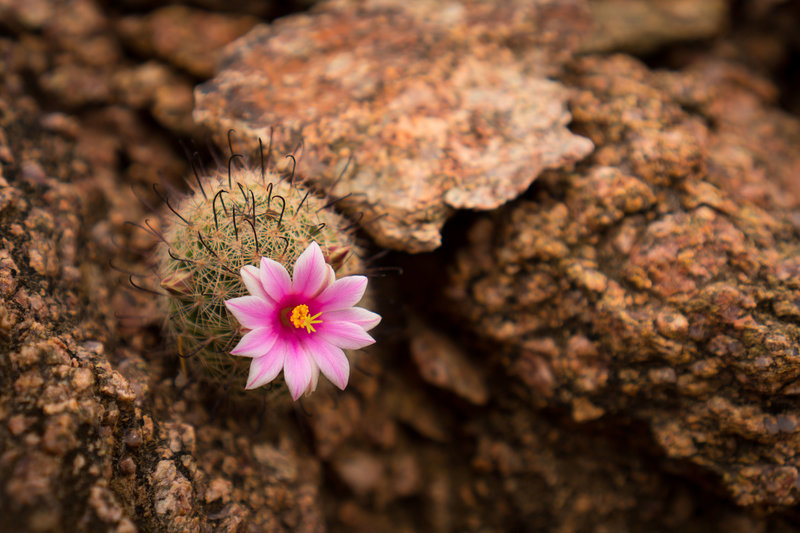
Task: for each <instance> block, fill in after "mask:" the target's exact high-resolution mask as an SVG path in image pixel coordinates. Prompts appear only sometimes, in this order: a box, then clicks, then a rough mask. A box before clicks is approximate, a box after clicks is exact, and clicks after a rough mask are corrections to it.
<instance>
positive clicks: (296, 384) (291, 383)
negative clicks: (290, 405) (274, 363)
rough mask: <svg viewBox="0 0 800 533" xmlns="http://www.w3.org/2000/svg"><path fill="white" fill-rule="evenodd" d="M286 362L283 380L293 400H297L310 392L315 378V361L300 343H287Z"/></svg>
mask: <svg viewBox="0 0 800 533" xmlns="http://www.w3.org/2000/svg"><path fill="white" fill-rule="evenodd" d="M285 346H286V360H285V361H284V363H283V378H284V379H285V380H286V386H287V387H289V393H290V394H291V395H292V399H293V400H297V399H298V398H299V397H300V396H302V395H303V393H304V392H306V390H308V387H309V385H311V379H312V378H313V373H314V372H313V370H314V367H313V366H312V365H313V364H314V362H313V360H312V359H311V358H310V357H309V356H308V354H306V352H305V351H304V350H303V349H302V348H301V346H300V344H299V343H292V344H289V343H288V342H287V343H286V345H285Z"/></svg>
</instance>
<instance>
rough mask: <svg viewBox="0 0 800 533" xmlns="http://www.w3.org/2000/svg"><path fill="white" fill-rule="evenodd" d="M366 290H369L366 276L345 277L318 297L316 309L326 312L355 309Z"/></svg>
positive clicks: (332, 284)
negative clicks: (348, 308)
mask: <svg viewBox="0 0 800 533" xmlns="http://www.w3.org/2000/svg"><path fill="white" fill-rule="evenodd" d="M365 290H367V278H366V277H365V276H345V277H343V278H340V279H337V280H336V281H334V282H333V283H331V284H330V285H329V286H328V287H327V288H326V289H325V290H324V291H322V292H321V293H320V295H319V296H317V298H316V306H315V309H318V310H319V311H323V312H324V311H335V310H337V309H345V308H347V307H353V306H354V305H355V304H357V303H358V301H359V300H360V299H361V297H362V296H364V291H365Z"/></svg>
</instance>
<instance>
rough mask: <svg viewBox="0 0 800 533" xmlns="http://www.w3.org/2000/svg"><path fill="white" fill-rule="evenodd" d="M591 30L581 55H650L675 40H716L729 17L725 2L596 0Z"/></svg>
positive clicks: (582, 46)
mask: <svg viewBox="0 0 800 533" xmlns="http://www.w3.org/2000/svg"><path fill="white" fill-rule="evenodd" d="M589 6H590V7H591V10H592V17H593V19H594V27H593V29H592V32H591V34H590V36H589V37H588V38H587V39H586V40H585V41H584V42H583V44H582V45H581V47H580V48H581V51H583V52H612V51H626V52H631V53H634V54H644V53H648V52H653V51H655V50H656V49H658V48H660V47H663V46H665V45H668V44H672V43H675V42H676V41H692V40H698V39H708V38H711V37H716V36H718V35H719V34H721V33H722V31H723V30H724V28H725V25H726V23H727V22H728V18H729V10H730V2H729V1H728V0H707V1H705V2H694V1H692V0H678V1H675V0H655V1H652V0H595V1H594V2H590V3H589Z"/></svg>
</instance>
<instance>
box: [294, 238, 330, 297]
mask: <svg viewBox="0 0 800 533" xmlns="http://www.w3.org/2000/svg"><path fill="white" fill-rule="evenodd" d="M327 266H328V265H327V264H326V263H325V258H324V257H322V250H320V248H319V244H317V243H316V242H313V241H312V242H311V244H309V245H308V248H306V249H305V251H303V253H302V254H300V257H298V258H297V261H295V263H294V271H293V272H292V292H293V293H295V294H302V295H303V296H306V297H309V298H310V297H312V296H316V295H317V293H318V292H319V291H320V290H322V289H323V288H324V286H325V285H324V284H325V281H327V279H328V269H327Z"/></svg>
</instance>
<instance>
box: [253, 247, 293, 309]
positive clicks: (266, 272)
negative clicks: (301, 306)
mask: <svg viewBox="0 0 800 533" xmlns="http://www.w3.org/2000/svg"><path fill="white" fill-rule="evenodd" d="M261 285H262V286H263V287H264V291H265V292H266V293H267V294H268V295H269V297H270V298H272V299H273V300H275V301H276V302H277V301H280V300H281V299H282V298H283V297H284V296H286V295H287V294H289V293H290V292H291V290H292V278H290V277H289V273H288V272H287V271H286V268H285V267H284V266H283V265H282V264H280V263H278V262H277V261H274V260H272V259H268V258H266V257H262V258H261Z"/></svg>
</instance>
